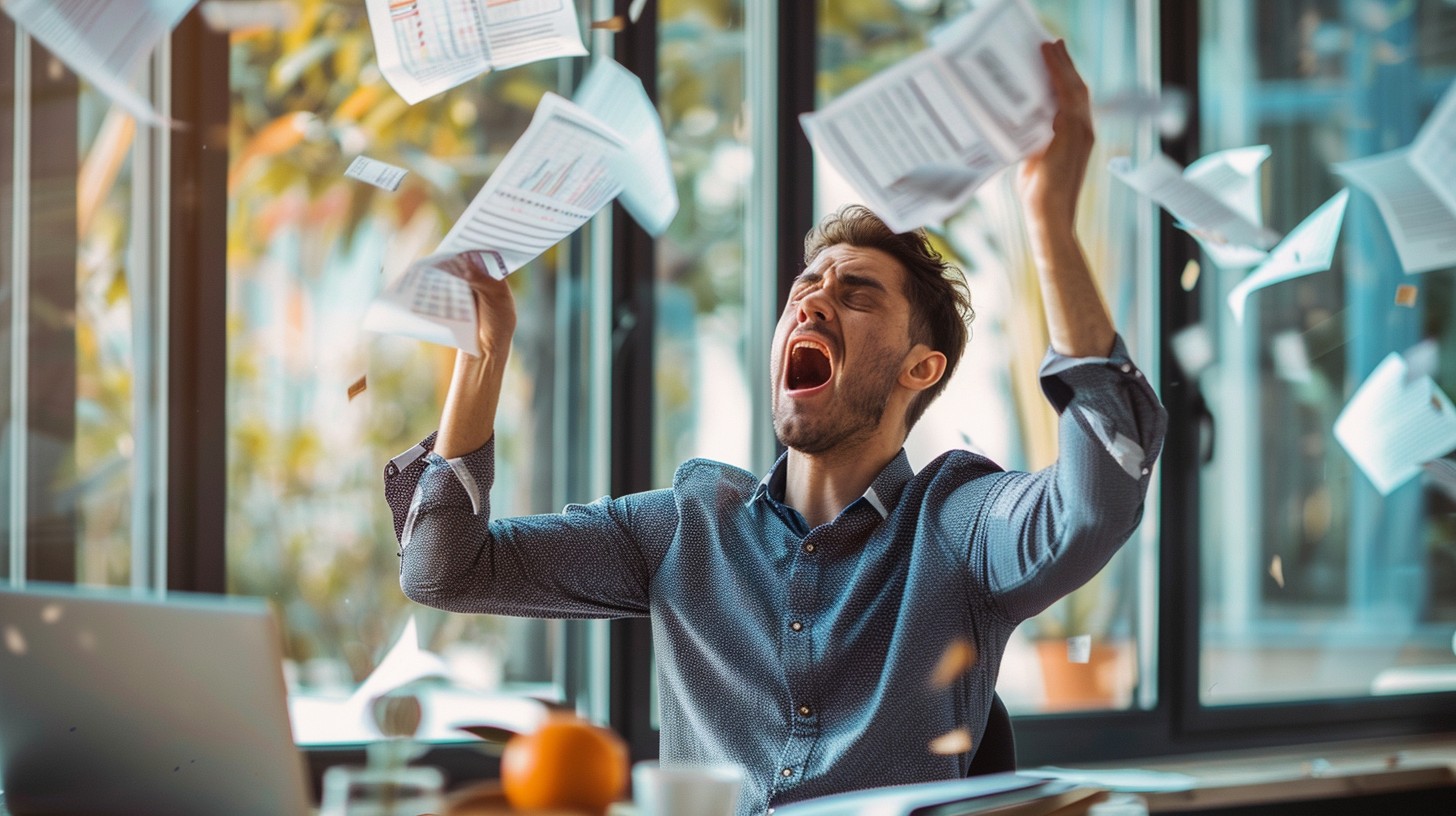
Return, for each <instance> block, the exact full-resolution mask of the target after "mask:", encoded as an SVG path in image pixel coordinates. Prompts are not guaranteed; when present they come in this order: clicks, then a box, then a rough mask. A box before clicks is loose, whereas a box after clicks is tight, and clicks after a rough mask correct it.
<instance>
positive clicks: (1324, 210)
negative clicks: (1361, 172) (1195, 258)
mask: <svg viewBox="0 0 1456 816" xmlns="http://www.w3.org/2000/svg"><path fill="white" fill-rule="evenodd" d="M1349 202H1350V191H1349V190H1341V191H1340V192H1338V193H1335V195H1334V196H1333V197H1331V198H1330V200H1329V201H1326V202H1325V203H1324V204H1321V205H1320V207H1319V209H1317V210H1315V211H1314V212H1312V213H1310V214H1309V215H1308V216H1307V217H1305V219H1304V220H1303V221H1302V222H1300V224H1299V226H1297V227H1295V228H1294V230H1293V231H1291V232H1290V233H1289V235H1288V237H1286V238H1285V239H1284V240H1283V241H1280V242H1279V246H1277V247H1275V248H1274V251H1273V252H1271V253H1269V257H1268V259H1267V260H1265V261H1264V262H1263V263H1261V264H1259V268H1258V269H1255V270H1254V271H1253V272H1252V273H1250V274H1249V276H1248V277H1246V278H1244V279H1243V280H1241V281H1239V282H1238V283H1237V284H1235V286H1234V288H1233V289H1231V290H1229V294H1228V305H1229V309H1230V310H1232V311H1233V313H1234V318H1235V319H1236V320H1238V321H1240V322H1242V321H1243V319H1244V305H1245V303H1246V302H1247V301H1248V299H1249V295H1250V294H1251V293H1253V292H1255V291H1257V290H1259V289H1263V288H1264V287H1266V286H1271V285H1273V284H1276V283H1280V282H1282V281H1287V280H1289V279H1291V278H1297V277H1300V276H1302V275H1309V274H1311V273H1314V272H1323V271H1324V270H1326V269H1329V268H1330V264H1331V263H1332V262H1333V261H1334V259H1335V240H1336V239H1338V238H1339V237H1340V225H1341V224H1342V223H1344V219H1345V205H1347V204H1348V203H1349Z"/></svg>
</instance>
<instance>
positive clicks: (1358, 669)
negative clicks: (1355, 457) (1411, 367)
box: [1198, 0, 1456, 705]
mask: <svg viewBox="0 0 1456 816" xmlns="http://www.w3.org/2000/svg"><path fill="white" fill-rule="evenodd" d="M1202 9H1203V20H1202V37H1203V42H1202V46H1201V48H1202V55H1203V57H1202V59H1203V67H1202V68H1201V71H1200V74H1201V87H1200V89H1199V91H1200V99H1201V101H1202V111H1201V118H1202V133H1201V134H1200V136H1201V141H1202V145H1203V151H1204V152H1205V153H1207V152H1211V151H1214V150H1219V149H1223V148H1229V147H1242V146H1245V145H1257V144H1265V145H1269V146H1270V147H1272V148H1273V155H1272V156H1271V157H1270V158H1269V159H1268V160H1267V161H1266V162H1265V166H1264V171H1263V177H1262V181H1263V201H1262V205H1263V211H1264V217H1265V220H1266V223H1268V224H1269V225H1270V226H1272V227H1274V228H1275V229H1278V230H1280V231H1283V232H1287V231H1288V230H1290V229H1292V228H1293V227H1294V226H1295V225H1296V224H1298V223H1299V222H1300V221H1301V220H1302V219H1303V218H1304V217H1305V216H1306V215H1308V214H1309V213H1310V212H1311V211H1313V210H1314V209H1315V208H1316V207H1318V206H1319V205H1320V204H1322V203H1323V202H1324V201H1325V200H1327V199H1328V198H1329V197H1330V196H1332V195H1334V194H1335V193H1336V192H1338V191H1339V190H1340V189H1341V188H1342V187H1345V186H1346V183H1345V182H1344V181H1343V180H1342V179H1341V178H1340V177H1339V176H1337V175H1335V174H1334V173H1333V172H1332V171H1331V169H1330V166H1331V165H1332V164H1334V163H1336V162H1342V161H1347V160H1350V159H1355V158H1359V157H1362V156H1369V155H1373V154H1376V153H1381V152H1384V151H1387V150H1393V149H1395V148H1399V147H1404V146H1405V145H1407V144H1409V143H1410V142H1411V140H1412V139H1413V138H1414V137H1415V135H1416V132H1417V130H1419V128H1420V126H1421V124H1422V122H1424V121H1425V118H1426V116H1427V115H1428V114H1429V113H1430V111H1431V109H1432V107H1433V106H1434V105H1435V102H1436V100H1437V98H1438V97H1439V96H1440V95H1441V94H1442V93H1444V92H1445V91H1446V89H1447V88H1449V87H1450V86H1451V83H1452V81H1453V80H1456V6H1453V5H1452V4H1451V3H1449V2H1443V0H1421V1H1420V2H1410V1H1407V0H1401V1H1400V2H1396V1H1395V0H1364V1H1363V2H1354V3H1351V2H1339V0H1317V1H1311V2H1300V3H1283V2H1272V0H1266V1H1265V2H1254V1H1253V0H1239V2H1219V3H1204V4H1203V5H1202ZM1203 268H1204V270H1205V271H1204V274H1203V276H1202V282H1201V283H1199V284H1198V286H1200V287H1202V297H1201V303H1202V304H1203V322H1202V330H1203V331H1205V332H1206V336H1207V338H1208V339H1209V346H1210V348H1211V350H1212V351H1213V353H1214V356H1213V362H1212V365H1210V366H1209V368H1208V369H1207V370H1206V371H1205V372H1204V373H1203V374H1202V376H1201V378H1200V380H1199V383H1200V389H1201V391H1202V394H1203V397H1204V399H1205V400H1206V401H1207V403H1208V407H1209V412H1210V413H1211V414H1212V417H1213V421H1214V428H1216V431H1215V433H1214V434H1213V437H1212V439H1211V440H1207V441H1208V442H1209V443H1210V445H1211V450H1209V451H1208V453H1209V454H1210V455H1211V457H1212V458H1211V460H1209V461H1208V463H1207V464H1206V466H1205V467H1204V468H1203V473H1202V476H1201V478H1200V484H1201V485H1202V502H1203V510H1202V519H1203V524H1204V528H1203V533H1202V542H1203V543H1202V554H1201V558H1202V582H1203V588H1202V593H1203V602H1202V607H1203V609H1202V621H1201V625H1202V633H1203V635H1202V641H1203V648H1202V654H1201V655H1200V656H1199V657H1200V667H1201V671H1200V676H1199V694H1200V699H1201V700H1202V701H1203V703H1205V704H1207V705H1232V704H1238V703H1256V702H1260V703H1261V702H1271V701H1280V700H1292V699H1305V698H1315V699H1318V698H1332V697H1360V696H1367V695H1380V694H1397V693H1405V692H1417V691H1442V690H1453V689H1456V660H1453V657H1452V647H1453V639H1452V633H1453V631H1456V493H1453V488H1452V486H1451V482H1450V480H1449V478H1448V479H1447V480H1445V481H1442V480H1439V479H1436V478H1433V477H1432V476H1431V475H1427V476H1425V477H1422V478H1417V479H1414V480H1412V481H1411V482H1409V483H1407V484H1406V485H1405V486H1404V487H1401V488H1398V489H1397V490H1395V492H1393V493H1391V494H1390V495H1388V496H1383V497H1382V496H1381V495H1380V493H1379V492H1378V491H1377V490H1376V489H1375V488H1374V487H1373V486H1372V485H1371V483H1370V482H1369V481H1368V480H1367V479H1366V477H1365V475H1364V474H1363V473H1362V472H1361V471H1360V470H1359V469H1358V468H1357V467H1356V466H1355V465H1354V463H1353V461H1352V460H1351V459H1350V457H1349V455H1348V454H1347V453H1346V452H1345V449H1344V448H1343V447H1342V446H1341V444H1340V443H1339V442H1338V441H1337V440H1336V439H1335V437H1334V435H1333V433H1332V428H1333V426H1334V422H1335V418H1336V417H1337V416H1339V413H1340V411H1341V409H1342V408H1343V407H1344V406H1345V404H1346V403H1347V402H1348V401H1349V399H1350V396H1351V395H1352V394H1353V393H1354V391H1355V389H1356V388H1358V387H1359V386H1360V384H1361V383H1362V382H1364V380H1365V378H1366V377H1367V376H1369V374H1370V373H1371V371H1373V370H1374V369H1375V367H1376V365H1378V364H1379V363H1380V361H1381V360H1382V359H1383V358H1384V357H1386V355H1388V354H1390V353H1391V352H1406V351H1407V350H1409V349H1411V348H1412V347H1413V346H1415V345H1416V344H1417V343H1419V342H1421V341H1423V340H1429V341H1432V342H1433V343H1434V345H1435V348H1436V349H1437V350H1438V352H1439V357H1438V360H1439V363H1438V365H1437V366H1436V368H1435V370H1434V371H1433V372H1432V376H1433V377H1434V379H1435V380H1436V382H1437V384H1438V385H1439V386H1440V387H1441V389H1442V390H1444V391H1445V392H1446V393H1447V394H1451V393H1456V321H1453V315H1456V287H1453V285H1452V277H1451V274H1450V273H1451V270H1449V269H1447V270H1437V271H1432V272H1427V273H1423V274H1419V275H1407V274H1405V273H1404V272H1403V271H1402V267H1401V264H1400V260H1399V259H1398V258H1397V257H1396V254H1395V250H1394V247H1393V245H1392V244H1391V242H1390V238H1389V236H1388V234H1387V232H1386V228H1385V224H1384V222H1383V221H1382V219H1381V217H1380V214H1379V213H1378V212H1377V210H1376V208H1375V204H1374V202H1373V201H1372V200H1371V199H1370V198H1368V197H1367V196H1365V195H1364V194H1363V193H1361V192H1359V191H1358V190H1355V189H1351V198H1350V203H1349V208H1348V210H1347V212H1346V214H1345V223H1344V228H1343V232H1342V234H1341V239H1340V243H1339V245H1338V247H1337V251H1336V255H1335V263H1334V266H1333V267H1332V268H1331V269H1330V270H1329V271H1328V272H1321V273H1319V274H1315V275H1310V276H1308V277H1304V278H1299V279H1297V280H1294V281H1290V282H1288V283H1284V284H1280V285H1278V286H1274V287H1271V288H1269V289H1266V290H1263V291H1262V292H1259V293H1258V294H1256V295H1255V296H1253V297H1251V298H1250V299H1249V303H1248V310H1247V312H1246V313H1245V317H1244V321H1243V323H1242V325H1241V324H1239V323H1238V322H1236V321H1235V320H1234V319H1233V317H1232V314H1231V313H1230V311H1229V309H1228V306H1227V305H1226V304H1225V299H1226V295H1227V292H1228V290H1229V288H1230V287H1232V286H1233V285H1234V284H1235V283H1236V282H1237V281H1238V280H1239V279H1240V278H1241V277H1242V276H1243V275H1244V274H1245V271H1244V270H1218V269H1217V267H1214V266H1213V265H1212V264H1209V263H1205V264H1204V267H1203ZM1402 284H1408V285H1412V286H1415V287H1416V288H1417V290H1418V296H1417V299H1416V301H1415V303H1414V305H1413V306H1409V307H1407V306H1399V305H1397V304H1396V288H1397V287H1398V286H1400V285H1402ZM1436 472H1439V471H1436Z"/></svg>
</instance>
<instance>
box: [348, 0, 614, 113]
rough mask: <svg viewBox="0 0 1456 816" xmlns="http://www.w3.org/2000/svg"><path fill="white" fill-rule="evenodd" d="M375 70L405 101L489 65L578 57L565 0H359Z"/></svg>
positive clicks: (570, 7) (571, 10) (581, 50)
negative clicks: (371, 38) (366, 19)
mask: <svg viewBox="0 0 1456 816" xmlns="http://www.w3.org/2000/svg"><path fill="white" fill-rule="evenodd" d="M365 7H366V8H367V9H368V11H369V28H370V29H371V30H372V31H373V33H374V51H375V54H376V56H377V58H378V60H379V70H380V72H381V73H383V74H384V78H385V79H386V80H388V81H389V84H390V86H391V87H392V88H394V90H395V91H396V92H398V93H399V95H400V96H402V97H404V100H405V101H406V102H408V103H410V104H411V105H413V104H415V103H416V102H419V101H420V100H423V99H428V98H429V97H432V96H434V95H435V94H437V93H440V92H441V91H446V90H449V89H450V88H453V87H455V86H456V85H459V84H461V83H463V82H468V81H470V80H471V79H474V78H475V77H477V76H480V75H481V74H483V73H485V72H486V71H490V70H492V69H501V68H510V67H513V66H516V65H524V64H526V63H528V62H536V61H537V60H543V59H551V58H554V57H579V56H584V55H585V54H586V48H585V47H584V46H583V45H582V43H581V31H580V29H579V28H578V26H577V22H576V3H575V2H574V1H573V0H365Z"/></svg>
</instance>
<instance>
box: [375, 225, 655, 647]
mask: <svg viewBox="0 0 1456 816" xmlns="http://www.w3.org/2000/svg"><path fill="white" fill-rule="evenodd" d="M450 263H451V264H453V265H454V267H455V268H454V270H453V271H454V272H456V273H457V274H459V275H460V277H462V278H463V279H464V280H465V281H466V282H467V283H469V284H470V286H471V290H472V292H473V294H474V297H475V307H476V316H477V325H478V326H479V337H478V340H479V344H480V352H481V354H480V356H479V357H472V356H471V355H468V354H465V353H463V352H461V353H459V354H457V356H456V358H455V372H454V375H453V377H452V379H451V381H450V390H449V393H448V394H447V395H446V397H445V407H444V411H443V412H442V416H441V418H440V430H439V432H438V434H432V435H431V436H430V437H428V438H426V439H425V440H424V441H423V442H421V443H420V444H419V445H417V446H416V447H414V448H412V449H411V450H409V451H407V452H405V453H404V454H401V455H400V456H397V457H395V458H394V459H393V460H391V461H390V462H389V464H388V465H387V466H386V467H385V470H384V493H385V498H386V499H387V500H388V502H389V506H390V510H391V512H392V513H393V515H394V531H395V536H396V538H397V539H398V541H399V547H400V549H399V557H400V559H401V562H400V586H401V588H402V589H403V590H404V592H405V594H406V595H408V596H409V597H410V598H411V599H412V600H414V601H417V602H419V603H422V604H426V605H428V606H433V607H437V608H439V609H445V610H449V611H452V612H477V613H488V614H497V615H516V616H522V617H543V618H594V617H624V616H632V615H643V614H646V613H647V609H648V603H649V598H648V592H649V589H648V587H649V581H650V576H651V574H652V572H653V570H654V569H655V565H656V563H657V562H658V561H660V559H661V557H662V552H663V551H664V550H665V549H666V546H667V544H668V542H670V540H671V537H672V534H673V532H674V530H675V529H676V517H677V512H676V505H675V503H674V501H673V497H672V493H671V491H655V492H651V493H642V494H637V495H634V496H627V497H625V498H622V499H617V500H615V501H613V500H609V499H602V500H600V501H597V502H594V503H592V504H589V505H571V506H569V507H567V508H566V509H565V510H564V511H563V512H561V513H552V514H543V515H536V516H523V517H520V518H509V519H498V520H494V521H492V520H491V518H490V488H491V485H492V484H493V483H494V481H495V441H494V425H495V413H496V407H497V405H498V404H499V402H500V392H501V384H502V381H503V379H504V377H505V366H506V359H507V356H508V354H509V352H510V343H511V335H512V334H513V333H514V331H515V325H516V311H515V302H514V300H513V298H512V296H511V291H510V288H509V287H508V286H507V284H506V283H505V282H504V281H499V280H495V279H493V278H491V277H490V276H489V275H488V274H486V273H485V271H484V269H483V268H482V266H481V265H480V263H479V262H478V260H477V259H476V257H475V256H474V255H473V254H472V253H465V254H462V255H459V256H456V257H455V258H453V259H452V260H451V261H450Z"/></svg>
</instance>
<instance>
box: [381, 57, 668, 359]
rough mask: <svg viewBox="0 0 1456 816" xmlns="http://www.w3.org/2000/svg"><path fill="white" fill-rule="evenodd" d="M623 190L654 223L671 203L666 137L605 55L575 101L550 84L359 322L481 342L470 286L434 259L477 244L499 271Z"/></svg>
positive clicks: (437, 338)
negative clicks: (458, 208)
mask: <svg viewBox="0 0 1456 816" xmlns="http://www.w3.org/2000/svg"><path fill="white" fill-rule="evenodd" d="M618 194H622V196H623V198H622V204H623V206H624V207H626V209H627V211H628V212H630V213H631V214H632V215H633V217H635V218H636V219H637V220H638V222H639V223H641V224H642V226H643V228H644V229H646V230H647V231H648V232H651V233H653V234H654V235H658V234H661V233H662V232H663V231H664V230H666V229H667V226H668V224H669V223H670V222H671V221H672V218H673V216H674V215H675V214H676V213H677V208H678V199H677V191H676V188H675V186H674V183H673V177H672V168H671V165H670V164H669V163H668V156H667V140H666V138H664V136H663V134H662V122H661V120H659V119H658V117H657V110H656V108H655V107H653V105H652V103H651V101H650V100H649V99H648V98H647V92H646V90H644V89H643V87H642V83H641V82H640V81H639V80H638V79H637V78H636V76H634V75H633V74H632V73H631V72H629V71H627V69H625V68H623V67H622V66H620V65H618V64H616V63H615V62H612V61H610V60H603V61H601V62H598V63H597V65H596V66H595V67H593V68H592V71H591V73H590V74H589V75H588V76H587V78H586V80H585V81H584V82H583V84H582V87H581V90H580V92H579V93H578V94H577V101H576V102H570V101H567V100H566V99H563V98H561V97H559V96H557V95H556V94H552V93H548V94H546V95H545V96H544V97H542V99H541V104H540V105H539V106H537V108H536V115H535V117H534V118H532V120H531V125H530V126H529V127H528V128H526V132H525V133H524V134H522V136H521V138H520V139H519V140H518V141H517V142H516V143H515V144H514V145H513V146H512V147H511V149H510V151H509V152H507V153H506V156H505V158H504V159H502V160H501V163H500V165H499V166H498V167H497V168H496V171H495V172H494V173H492V174H491V176H490V179H489V180H488V181H486V183H485V186H484V187H482V188H481V190H480V192H479V193H478V194H477V195H476V196H475V199H474V200H473V201H471V202H470V206H468V207H467V208H466V209H465V213H464V214H463V215H462V216H460V220H458V221H457V222H455V226H454V227H452V228H451V229H450V232H449V233H448V234H447V235H446V236H445V240H444V241H442V242H441V243H440V246H439V247H438V248H437V249H436V250H435V254H433V255H431V256H430V257H428V258H424V259H422V260H420V261H417V262H416V263H414V264H412V265H411V266H410V268H409V269H408V270H406V272H405V273H404V274H403V275H401V276H400V277H399V278H397V279H396V280H394V281H392V282H391V283H390V284H389V285H388V286H386V287H385V290H384V291H383V292H382V293H381V294H380V295H379V297H378V298H376V299H375V301H374V302H373V303H372V304H371V305H370V307H369V311H368V313H367V314H366V315H365V317H364V326H365V328H367V329H369V330H371V331H376V332H383V333H386V334H399V335H403V336H406V337H414V338H417V339H420V340H427V341H429V342H432V343H439V344H441V345H445V346H451V347H454V348H458V349H461V350H462V351H465V352H467V353H469V354H478V353H479V349H478V348H477V346H476V332H475V307H474V299H473V296H472V295H471V292H470V287H469V286H468V285H467V284H466V283H465V281H464V280H462V279H460V278H457V277H455V276H454V275H453V274H451V273H450V272H447V271H445V270H444V269H443V268H441V267H440V262H441V261H442V260H444V259H445V258H449V257H451V256H454V255H457V254H459V253H462V252H468V251H476V252H478V253H479V255H480V258H481V261H482V262H483V264H484V266H485V268H486V270H487V271H488V272H489V274H490V275H491V276H492V277H495V278H497V279H502V278H504V277H505V276H506V275H509V274H510V273H512V272H514V271H516V270H517V269H520V268H521V267H523V266H525V265H526V264H527V263H530V262H531V260H533V259H534V258H536V256H538V255H540V254H541V253H542V252H544V251H545V250H547V249H548V248H550V247H551V246H553V245H555V244H556V243H557V242H559V241H561V240H562V239H563V238H565V237H567V236H568V235H570V234H571V233H573V232H575V231H576V230H577V229H578V228H580V227H581V225H583V224H585V223H586V222H587V221H588V220H590V219H591V217H592V216H593V215H595V214H596V213H597V211H598V210H600V209H601V208H602V207H604V206H606V205H607V204H608V203H610V202H611V201H612V199H614V198H616V197H617V195H618Z"/></svg>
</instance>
